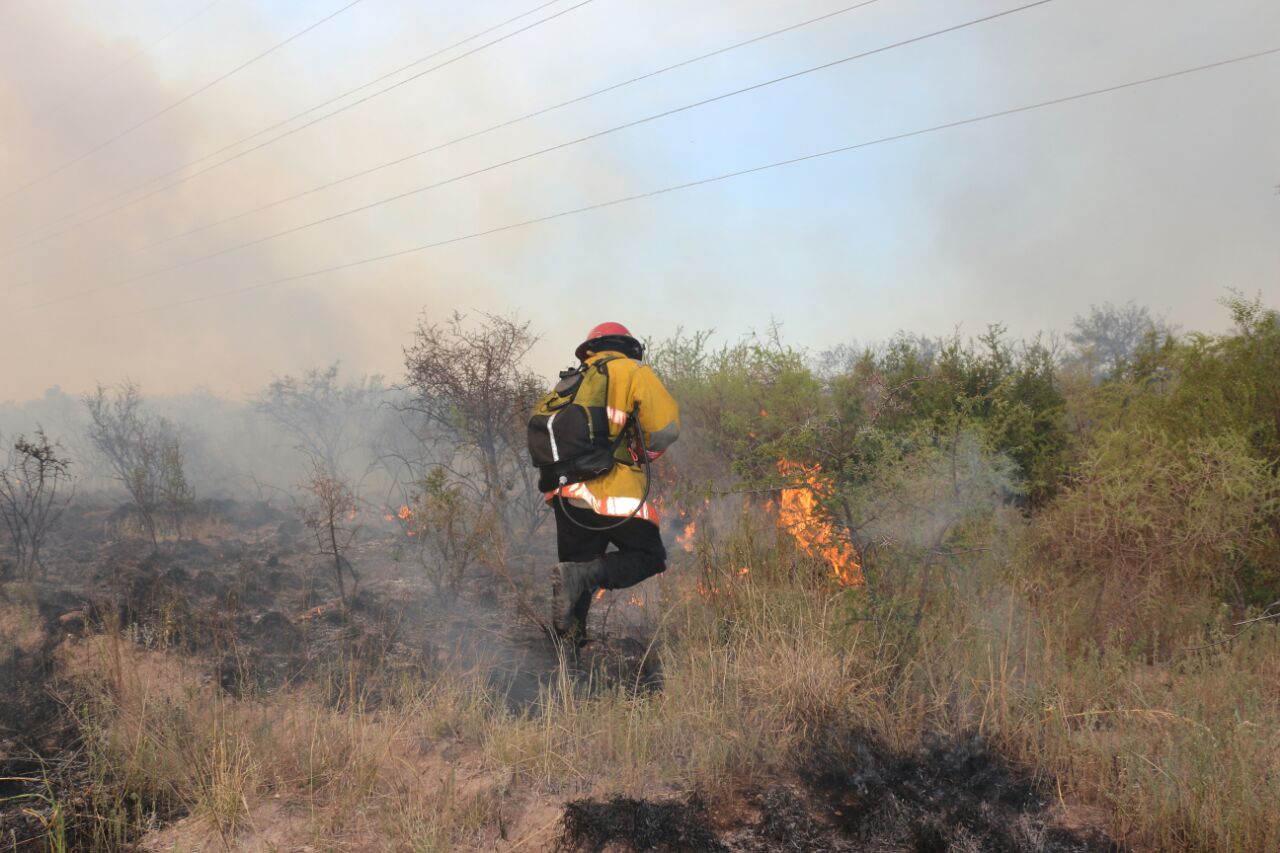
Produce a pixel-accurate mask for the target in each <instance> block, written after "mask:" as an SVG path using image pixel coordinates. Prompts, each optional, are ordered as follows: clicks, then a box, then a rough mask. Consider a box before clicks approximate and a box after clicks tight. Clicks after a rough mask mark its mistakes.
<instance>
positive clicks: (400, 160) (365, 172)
mask: <svg viewBox="0 0 1280 853" xmlns="http://www.w3.org/2000/svg"><path fill="white" fill-rule="evenodd" d="M878 2H880V0H862V2H860V3H855V4H853V5H852V6H845V7H843V8H840V9H836V10H834V11H832V12H827V13H826V14H823V15H819V16H817V17H814V18H809V19H807V20H804V21H800V22H799V23H795V24H790V25H788V26H785V27H782V28H780V29H775V30H772V31H770V32H767V33H763V34H761V35H758V36H754V37H753V38H749V39H745V40H743V41H739V42H735V43H734V44H730V45H727V46H725V47H721V48H718V49H716V50H713V51H709V52H707V53H702V54H699V55H697V56H694V57H691V58H689V59H684V60H681V61H680V62H674V63H671V64H670V65H665V66H663V67H661V68H658V69H655V70H653V71H649V72H647V73H645V74H640V75H638V76H635V77H631V78H629V79H627V80H622V81H620V82H617V83H613V84H611V85H608V86H604V87H602V88H599V89H595V90H593V91H590V92H587V93H586V94H583V95H578V96H577V97H574V98H570V99H568V100H565V101H560V102H558V103H555V104H551V105H549V106H545V107H541V108H539V109H537V110H534V111H532V112H528V113H524V114H523V115H520V116H518V117H516V118H511V119H508V120H506V121H502V122H499V123H498V124H494V125H490V126H488V127H486V128H483V129H481V130H476V131H472V132H470V133H466V134H464V135H462V136H457V137H454V138H453V139H450V140H448V141H447V142H441V143H438V144H436V145H432V146H430V147H428V148H423V149H421V150H419V151H415V152H413V153H411V154H406V155H404V156H402V157H397V158H396V159H394V160H389V161H387V162H385V163H381V164H379V165H376V166H372V167H370V168H368V169H362V170H360V171H358V172H353V173H351V174H348V175H345V176H344V177H341V178H337V179H335V180H332V181H329V182H327V183H324V184H320V185H319V186H315V187H311V188H309V189H306V190H302V191H301V192H297V193H294V194H292V195H289V196H285V197H284V198H279V199H276V200H274V201H270V202H266V203H265V204H260V205H258V206H257V207H252V208H249V209H248V210H243V211H240V212H239V213H234V214H231V215H230V216H224V217H223V218H221V219H217V220H214V221H212V222H206V223H204V224H202V225H197V226H196V227H194V228H189V229H187V230H186V231H180V232H178V233H176V234H170V235H168V236H167V237H162V238H160V239H159V240H154V241H152V242H150V243H146V244H144V245H142V246H138V247H135V248H134V249H131V250H129V251H126V252H121V253H119V254H116V255H111V256H108V257H107V258H106V259H105V260H112V259H115V258H120V257H125V256H128V255H135V254H138V253H140V252H144V251H146V250H148V249H153V248H155V247H157V246H161V245H164V244H165V243H169V242H172V241H173V240H178V239H181V238H183V237H189V236H191V235H193V234H198V233H200V232H202V231H207V230H209V229H210V228H216V227H217V226H219V225H225V224H227V223H228V222H234V221H236V220H238V219H242V218H244V217H246V216H251V215H253V214H255V213H261V212H262V211H265V210H270V209H271V208H273V207H279V206H280V205H282V204H287V203H289V202H291V201H297V200H298V199H300V198H305V197H306V196H309V195H314V194H315V193H318V192H321V191H323V190H327V189H332V188H333V187H336V186H339V185H341V184H344V183H348V182H350V181H353V180H357V179H359V178H364V177H368V176H369V175H372V174H374V173H376V172H380V171H382V170H384V169H389V168H391V167H393V166H399V165H402V164H404V163H407V162H409V161H410V160H414V159H416V158H418V157H422V156H425V155H427V154H432V153H435V152H437V151H441V150H443V149H445V148H449V147H451V146H454V145H457V144H459V143H462V142H467V141H470V140H472V139H476V138H478V137H481V136H484V135H486V134H489V133H493V132H494V131H497V130H502V129H505V128H508V127H512V126H514V125H517V124H520V123H522V122H525V121H528V120H530V119H533V118H537V117H539V116H544V115H547V114H548V113H551V112H554V111H556V110H560V109H563V108H565V107H568V106H572V105H574V104H579V103H582V102H584V101H587V100H590V99H591V98H595V97H598V96H600V95H603V94H606V93H608V92H613V91H617V90H618V89H622V88H624V87H626V86H630V85H633V84H635V83H639V82H641V81H644V80H649V79H652V78H654V77H657V76H659V75H661V74H666V73H668V72H670V71H674V70H676V69H679V68H685V67H687V66H690V65H693V64H695V63H698V62H702V61H704V60H707V59H711V58H713V57H716V56H722V55H724V54H726V53H729V52H730V51H734V50H738V49H740V48H743V47H747V46H749V45H753V44H758V43H760V42H762V41H765V40H767V39H771V38H775V37H777V36H780V35H783V34H785V33H789V32H793V31H794V30H798V29H801V28H803V27H808V26H812V25H813V24H817V23H820V22H822V21H827V20H830V19H832V18H835V17H837V16H839V15H844V14H846V13H849V12H852V11H855V10H857V9H861V8H863V7H865V6H870V5H872V4H874V3H878ZM44 280H48V278H47V277H46V278H44V279H35V280H34V281H44ZM31 283H33V280H28V281H26V282H20V283H16V284H14V285H11V286H10V287H8V288H0V292H2V291H4V290H13V289H17V288H18V287H23V286H26V285H29V284H31Z"/></svg>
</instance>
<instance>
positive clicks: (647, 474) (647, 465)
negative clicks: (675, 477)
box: [556, 412, 653, 533]
mask: <svg viewBox="0 0 1280 853" xmlns="http://www.w3.org/2000/svg"><path fill="white" fill-rule="evenodd" d="M632 426H634V427H635V431H636V439H637V440H638V441H639V442H640V464H641V465H643V466H644V494H643V495H641V496H640V503H638V504H636V508H635V509H633V510H632V511H631V514H630V515H628V516H627V517H626V518H624V519H622V520H621V521H618V522H615V523H613V524H606V525H605V526H603V527H593V526H592V525H590V524H583V523H582V522H581V521H578V520H577V519H576V518H574V517H573V516H572V515H570V513H569V508H568V507H567V506H565V503H564V495H563V494H561V492H560V489H556V500H558V501H560V509H561V511H562V512H564V517H565V518H567V519H569V520H570V521H572V522H573V523H574V524H576V525H577V526H578V527H581V528H582V529H583V530H591V531H594V532H596V533H600V532H603V531H605V530H616V529H617V528H619V527H621V526H622V525H624V524H626V523H627V522H628V521H630V520H631V519H633V518H635V517H636V516H637V515H639V514H640V510H642V509H644V505H645V503H647V502H648V500H649V487H650V486H652V485H653V463H652V461H650V459H649V448H648V447H646V446H645V443H644V430H643V429H641V428H640V418H639V417H638V416H637V415H636V413H635V412H632V413H631V417H630V423H629V424H628V426H627V427H625V428H624V429H630V428H631V427H632ZM598 514H599V513H597V515H598Z"/></svg>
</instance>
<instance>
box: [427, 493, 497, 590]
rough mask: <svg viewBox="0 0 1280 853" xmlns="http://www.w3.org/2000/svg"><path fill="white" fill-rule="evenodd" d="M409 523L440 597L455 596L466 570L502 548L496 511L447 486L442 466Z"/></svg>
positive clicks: (431, 580) (433, 585) (430, 580)
mask: <svg viewBox="0 0 1280 853" xmlns="http://www.w3.org/2000/svg"><path fill="white" fill-rule="evenodd" d="M405 521H406V523H407V525H406V527H407V531H408V533H409V535H410V536H412V537H413V539H414V542H415V543H416V544H417V554H418V561H419V563H420V564H421V565H422V569H423V573H424V574H425V575H426V577H427V580H428V581H429V582H430V583H431V585H432V587H433V588H434V589H435V591H436V594H437V595H450V596H455V595H457V594H458V593H459V592H460V591H461V590H462V583H463V581H464V580H465V578H466V575H467V571H468V570H469V569H470V568H471V567H472V566H473V565H475V564H476V563H477V562H478V561H479V560H481V559H483V558H484V557H485V555H486V554H490V553H491V552H492V551H494V550H495V549H496V548H498V547H499V543H498V542H496V541H495V540H496V537H495V534H496V533H497V524H496V523H495V519H494V517H493V514H492V510H491V509H490V508H489V507H487V506H485V505H484V504H483V503H479V502H477V501H476V500H475V499H474V498H473V497H471V496H470V495H469V493H468V492H467V491H466V490H464V489H463V488H462V487H461V486H460V485H459V484H457V483H451V482H449V477H448V474H447V473H446V472H445V470H444V469H443V468H436V469H434V470H433V471H432V472H431V473H430V474H429V475H427V478H426V479H425V480H424V481H423V482H422V484H421V491H419V492H418V493H416V494H414V495H413V498H412V506H411V509H410V512H409V513H408V517H407V518H406V519H405Z"/></svg>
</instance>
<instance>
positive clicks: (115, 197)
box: [0, 0, 594, 257]
mask: <svg viewBox="0 0 1280 853" xmlns="http://www.w3.org/2000/svg"><path fill="white" fill-rule="evenodd" d="M559 2H561V0H550V2H547V3H543V4H542V5H541V6H537V7H534V8H533V9H530V10H528V11H527V12H523V13H521V14H520V15H517V16H515V17H514V18H509V19H507V20H506V21H504V22H502V23H501V24H497V25H495V26H493V27H490V28H489V29H487V30H484V31H483V32H481V33H476V34H474V35H471V36H468V37H467V38H465V39H463V40H462V41H459V42H455V43H454V44H452V45H449V46H448V47H444V48H441V49H440V50H437V51H435V52H434V53H432V54H431V55H429V56H426V57H422V58H421V59H417V60H415V61H414V62H411V63H409V64H408V65H405V66H402V67H400V68H398V69H396V70H395V71H391V72H388V73H387V74H383V75H382V76H381V77H378V78H376V79H374V80H371V81H369V82H367V83H363V84H361V85H360V86H357V87H355V88H354V89H348V90H347V91H346V92H343V93H342V94H340V95H335V96H334V97H331V98H329V99H328V100H326V101H323V102H321V103H319V104H316V105H314V106H311V107H308V108H307V109H305V110H303V111H302V112H299V113H295V114H293V115H292V116H290V117H288V118H286V119H282V120H280V121H278V122H276V123H275V124H273V125H271V126H269V127H266V128H263V129H262V130H259V131H257V132H255V133H252V134H250V135H249V136H246V137H242V138H240V139H238V140H236V141H235V142H231V143H229V144H227V145H224V146H222V147H221V148H219V149H217V150H216V151H211V152H209V153H208V154H205V155H203V156H201V157H198V158H196V159H195V160H191V161H189V162H187V163H185V164H183V165H181V166H178V167H177V168H174V169H170V170H168V171H166V172H163V173H161V174H159V175H156V176H155V177H152V178H149V179H147V180H146V181H143V182H142V183H140V184H135V185H133V186H132V187H130V188H128V189H126V190H123V191H121V192H119V193H117V194H115V195H113V196H110V197H108V198H106V199H103V200H102V201H99V202H97V203H96V204H110V203H111V202H113V201H116V200H119V199H121V198H124V197H126V196H128V195H131V194H133V193H134V192H137V191H138V190H140V189H143V188H144V187H147V186H150V185H151V184H153V183H156V182H157V181H163V180H164V179H165V178H167V177H170V176H173V175H176V174H178V173H179V172H183V171H185V170H187V169H189V168H191V167H192V166H194V165H197V164H199V163H202V162H204V161H205V160H208V159H211V158H213V157H216V156H217V155H219V154H222V153H225V152H227V151H229V150H231V149H232V148H236V147H238V146H239V145H241V144H243V143H245V142H248V141H250V140H253V139H256V138H257V137H259V136H261V135H263V134H264V133H269V132H270V131H272V130H276V129H278V128H280V127H283V126H284V125H287V124H289V123H290V122H293V121H294V120H296V119H299V118H302V117H304V116H306V115H309V114H310V113H313V112H315V111H316V110H319V109H323V108H324V107H326V106H329V105H331V104H333V103H335V102H337V101H340V100H342V99H344V98H346V97H348V96H350V95H353V94H355V93H356V92H359V91H361V90H363V89H367V88H368V87H369V86H372V85H375V84H376V83H378V82H381V81H382V80H385V79H387V78H388V77H392V76H395V75H396V74H399V73H401V72H403V71H405V70H407V69H409V68H412V67H414V66H416V65H420V64H422V63H423V62H425V61H427V60H429V59H432V58H435V57H436V56H439V55H440V54H441V53H445V52H446V51H449V50H452V49H454V48H456V47H458V46H460V45H462V44H465V43H467V42H469V41H473V40H474V39H476V38H479V37H480V36H483V35H485V34H486V33H489V32H492V31H493V30H495V29H499V28H501V27H503V26H506V25H507V24H509V23H511V22H512V21H515V20H518V19H520V18H523V17H526V16H528V15H530V14H532V13H534V12H537V11H539V10H541V9H544V8H546V7H547V6H552V5H554V4H556V3H559ZM592 2H594V0H579V2H578V3H575V4H574V5H572V6H570V7H568V8H567V9H562V10H560V11H559V12H555V13H554V14H551V15H548V16H547V17H545V18H540V19H538V20H537V21H534V22H532V23H530V24H527V25H525V26H523V27H520V28H519V29H516V30H513V31H511V32H509V33H506V34H504V35H502V36H499V37H498V38H495V39H493V40H491V41H488V42H485V43H484V44H481V45H478V46H476V47H474V48H472V49H470V50H468V51H466V52H464V53H460V54H458V55H457V56H454V57H451V58H450V59H447V60H445V61H444V62H441V63H439V64H437V65H433V66H431V67H429V68H426V69H424V70H422V71H419V72H417V73H416V74H414V75H412V76H410V77H407V78H405V79H403V80H400V81H398V82H396V83H392V84H391V85H389V86H386V87H384V88H382V89H379V90H377V91H376V92H372V93H370V94H368V95H365V96H363V97H361V98H358V99H356V100H354V101H351V102H350V103H347V104H344V105H342V106H340V107H338V108H337V109H334V110H332V111H330V112H327V113H325V114H324V115H321V116H319V117H317V118H314V119H311V120H310V121H307V122H305V123H303V124H300V125H297V126H296V127H292V128H290V129H288V130H286V131H284V132H283V133H280V134H277V135H276V136H273V137H271V138H270V139H267V140H265V141H263V142H260V143H258V144H257V145H253V146H251V147H249V148H246V149H244V150H242V151H239V152H237V153H235V154H232V155H231V156H229V157H226V158H225V159H222V160H219V161H218V162H216V163H213V164H211V165H209V166H206V167H204V168H203V169H199V170H197V171H195V172H191V173H190V174H187V175H182V176H181V177H178V178H176V179H174V180H172V181H169V182H167V183H162V184H161V185H160V186H158V187H156V188H155V189H153V190H151V191H149V192H146V193H144V194H142V195H140V196H137V197H135V198H132V199H129V200H128V201H125V202H122V203H121V204H118V205H116V206H114V207H111V208H108V209H106V210H103V211H100V212H98V213H96V214H93V215H90V216H88V217H86V218H84V219H81V220H79V221H77V222H74V223H72V224H71V225H69V226H68V227H66V228H63V229H61V230H58V231H54V232H51V233H49V234H45V235H44V236H42V237H38V238H36V239H34V240H31V241H29V242H27V243H22V244H17V245H11V246H9V247H6V248H5V249H4V250H3V251H0V257H5V256H7V255H9V254H12V253H13V252H15V251H21V250H23V249H28V248H31V247H32V246H36V245H39V244H40V243H43V242H45V241H47V240H51V239H53V238H55V237H59V236H61V235H63V234H67V233H69V232H71V231H75V230H77V229H79V228H81V227H83V226H85V225H88V224H90V223H93V222H97V221H99V220H101V219H104V218H106V217H108V216H111V215H112V214H115V213H119V212H120V211H122V210H125V209H127V208H130V207H132V206H133V205H135V204H138V203H139V202H142V201H146V200H147V199H149V198H152V197H153V196H156V195H159V194H160V193H162V192H164V191H166V190H169V189H172V188H173V187H176V186H179V185H181V184H185V183H186V182H187V181H190V180H192V179H193V178H198V177H200V176H201V175H204V174H207V173H208V172H212V171H213V170H214V169H218V168H221V167H222V166H225V165H226V164H228V163H232V162H235V161H236V160H239V159H240V158H241V157H244V156H245V155H247V154H252V153H253V152H255V151H260V150H261V149H263V148H266V147H267V146H269V145H272V144H274V143H276V142H279V141H280V140H281V139H285V138H287V137H290V136H292V135H293V134H295V133H298V132H299V131H302V130H305V129H307V128H309V127H312V126H314V125H317V124H319V123H320V122H322V121H325V120H327V119H330V118H332V117H333V116H336V115H338V114H340V113H343V112H346V111H347V110H349V109H351V108H353V107H357V106H359V105H361V104H364V103H366V102H368V101H371V100H373V99H374V98H376V97H379V96H380V95H384V94H386V93H387V92H390V91H393V90H395V89H398V88H400V87H401V86H404V85H405V84H407V83H411V82H413V81H414V80H418V79H420V78H422V77H425V76H426V75H428V74H431V73H433V72H435V71H439V70H440V69H441V68H445V67H447V66H450V65H452V64H454V63H455V62H458V61H460V60H462V59H465V58H467V57H468V56H472V55H473V54H476V53H479V52H480V51H482V50H486V49H488V48H490V47H492V46H494V45H496V44H500V43H502V42H504V41H506V40H508V39H510V38H513V37H515V36H518V35H520V34H521V33H525V32H528V31H529V30H532V29H534V28H536V27H539V26H541V25H542V24H545V23H548V22H550V21H553V20H555V19H556V18H559V17H561V16H562V15H567V14H568V13H570V12H572V11H574V10H575V9H580V8H582V7H583V6H586V5H588V4H589V3H592ZM84 212H85V211H80V212H77V213H73V214H70V215H68V216H63V217H60V218H59V219H55V220H52V221H50V222H47V223H45V225H43V226H41V227H42V228H43V227H48V226H49V225H54V224H57V223H58V222H61V221H64V220H66V219H68V218H73V217H76V216H79V215H81V214H82V213H84Z"/></svg>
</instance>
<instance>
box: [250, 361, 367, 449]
mask: <svg viewBox="0 0 1280 853" xmlns="http://www.w3.org/2000/svg"><path fill="white" fill-rule="evenodd" d="M384 391H385V388H384V387H383V383H382V377H381V376H376V375H375V376H365V377H363V378H361V379H358V380H355V381H353V382H347V383H345V384H344V383H342V382H340V381H339V379H338V365H337V364H332V365H330V366H329V367H328V368H326V369H325V370H314V369H313V370H308V371H307V372H306V373H303V374H302V375H301V376H296V377H295V376H283V377H280V378H279V379H275V380H273V381H272V382H271V384H270V385H268V386H267V387H266V389H264V390H263V391H262V393H261V394H259V395H258V397H257V399H256V400H254V402H253V408H254V411H256V412H258V413H259V414H260V415H262V416H264V417H265V418H267V419H268V420H269V421H271V422H272V423H274V424H275V425H276V426H278V427H279V428H280V429H281V430H283V431H284V433H285V434H286V435H288V436H289V437H290V438H291V439H292V440H293V441H294V442H296V447H297V448H298V450H301V451H302V452H303V453H305V454H306V455H307V456H308V457H310V458H312V459H320V460H323V462H324V464H325V465H326V466H327V467H328V468H329V469H330V470H333V471H338V470H342V462H343V459H344V457H345V456H346V455H347V454H348V453H349V452H350V451H351V450H353V449H355V448H356V447H358V446H360V445H361V444H362V442H363V440H364V435H365V433H366V432H367V431H368V428H369V426H370V424H371V422H372V420H373V416H374V414H375V413H376V411H377V408H378V405H379V403H380V402H381V399H382V395H383V393H384Z"/></svg>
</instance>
